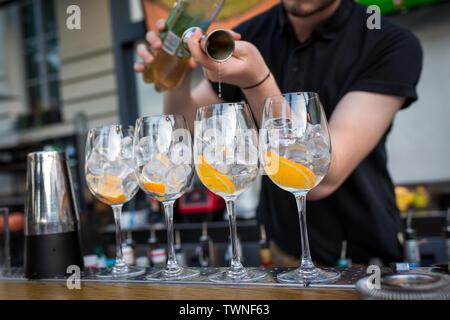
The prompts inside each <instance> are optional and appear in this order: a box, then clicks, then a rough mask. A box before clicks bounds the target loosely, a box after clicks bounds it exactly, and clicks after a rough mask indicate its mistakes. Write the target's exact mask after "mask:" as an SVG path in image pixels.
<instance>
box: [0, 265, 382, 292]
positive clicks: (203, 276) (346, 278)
mask: <svg viewBox="0 0 450 320" xmlns="http://www.w3.org/2000/svg"><path fill="white" fill-rule="evenodd" d="M192 269H197V270H199V271H200V275H199V276H198V277H195V278H193V279H188V280H172V281H150V280H146V278H145V277H146V275H145V274H144V275H141V276H138V277H135V278H131V279H130V278H127V279H123V278H116V279H99V278H96V277H95V273H96V272H97V271H100V270H102V269H92V268H89V269H86V270H85V271H84V273H83V275H82V278H81V281H82V282H89V283H130V284H147V285H148V284H159V285H161V284H170V285H207V286H238V287H286V288H304V286H303V285H301V284H291V283H280V282H277V280H276V276H277V274H279V273H281V272H284V271H288V270H293V269H294V268H278V267H272V268H256V269H261V270H265V271H266V272H267V273H268V274H267V276H266V277H265V278H263V279H260V280H258V281H255V282H235V283H216V282H211V281H209V280H208V276H209V275H211V274H214V273H217V272H220V271H224V270H226V269H227V268H192ZM252 269H255V268H252ZM322 269H324V270H337V271H339V272H340V273H341V276H340V277H339V279H337V280H336V281H335V282H333V283H325V284H320V283H318V284H310V285H309V286H308V287H309V288H337V289H354V288H355V287H356V283H357V282H358V280H359V279H361V278H363V277H365V276H367V275H368V274H367V272H366V269H364V268H322ZM155 270H159V268H147V274H148V273H149V272H152V271H155ZM381 271H382V272H390V271H391V269H390V268H381ZM66 279H67V278H53V279H41V280H28V279H26V278H25V277H24V271H23V268H9V269H4V270H3V271H0V281H41V282H49V281H51V282H62V281H66Z"/></svg>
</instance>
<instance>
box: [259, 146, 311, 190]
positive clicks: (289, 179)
mask: <svg viewBox="0 0 450 320" xmlns="http://www.w3.org/2000/svg"><path fill="white" fill-rule="evenodd" d="M264 169H265V170H266V173H267V175H268V176H269V178H270V179H272V181H273V182H275V183H276V184H278V185H280V186H282V187H285V188H293V189H305V190H307V189H311V188H312V187H314V185H315V184H316V175H315V174H314V173H313V172H312V171H311V170H310V169H308V168H307V167H305V166H304V165H302V164H300V163H297V162H294V161H291V160H288V159H286V158H283V157H281V156H279V155H278V154H276V153H272V152H267V154H266V167H265V168H264Z"/></svg>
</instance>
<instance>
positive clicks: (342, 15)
mask: <svg viewBox="0 0 450 320" xmlns="http://www.w3.org/2000/svg"><path fill="white" fill-rule="evenodd" d="M353 6H354V0H341V3H340V4H339V7H338V8H337V9H336V11H335V12H334V13H333V15H332V16H331V17H330V18H329V19H327V20H326V21H325V22H323V23H322V24H320V25H319V26H318V27H317V28H316V29H315V30H314V32H316V33H317V34H319V35H320V36H322V37H323V38H325V39H330V40H331V39H333V37H334V35H336V34H337V32H338V31H339V29H340V28H341V27H342V26H343V25H344V24H345V22H346V21H347V20H348V18H349V17H350V14H351V12H352V10H353ZM278 22H279V25H280V27H281V30H282V31H283V32H284V31H286V30H288V29H289V28H291V25H290V22H289V19H288V17H287V14H286V11H285V10H284V7H283V4H279V11H278Z"/></svg>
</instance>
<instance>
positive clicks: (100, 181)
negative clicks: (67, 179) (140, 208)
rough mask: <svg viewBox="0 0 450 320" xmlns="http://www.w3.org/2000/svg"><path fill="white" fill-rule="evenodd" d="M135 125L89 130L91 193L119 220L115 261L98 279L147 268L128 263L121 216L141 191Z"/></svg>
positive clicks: (89, 182) (86, 172)
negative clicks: (137, 177)
mask: <svg viewBox="0 0 450 320" xmlns="http://www.w3.org/2000/svg"><path fill="white" fill-rule="evenodd" d="M133 135H134V127H132V126H122V125H110V126H104V127H100V128H94V129H91V130H89V132H88V136H87V143H86V163H85V174H86V182H87V185H88V187H89V190H90V191H91V192H92V194H93V195H94V196H95V197H96V198H97V199H98V200H100V201H101V202H103V203H105V204H107V205H109V206H111V208H112V210H113V212H114V221H115V223H116V263H115V265H114V267H112V268H108V269H106V270H104V271H100V272H98V273H97V274H96V276H97V277H99V278H115V277H134V276H138V275H141V274H143V273H145V268H139V267H133V266H129V265H127V264H126V263H125V260H124V258H123V254H122V232H121V228H120V218H121V214H122V207H123V205H124V203H126V202H128V201H129V200H131V199H132V198H133V197H134V196H135V194H136V193H137V191H138V189H139V188H138V183H137V181H136V177H135V174H134V167H135V161H134V158H133Z"/></svg>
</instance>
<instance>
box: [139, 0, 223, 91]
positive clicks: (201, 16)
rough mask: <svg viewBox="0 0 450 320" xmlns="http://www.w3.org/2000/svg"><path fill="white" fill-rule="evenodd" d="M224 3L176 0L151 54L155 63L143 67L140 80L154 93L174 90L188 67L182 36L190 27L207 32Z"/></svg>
mask: <svg viewBox="0 0 450 320" xmlns="http://www.w3.org/2000/svg"><path fill="white" fill-rule="evenodd" d="M224 2H225V0H178V1H177V3H176V6H175V7H174V8H173V9H172V11H171V12H170V15H169V18H168V19H167V21H166V25H165V27H164V30H163V31H162V32H161V34H160V38H161V40H162V42H163V44H162V47H161V48H159V49H157V50H155V51H154V52H153V56H154V58H155V60H154V61H153V62H152V63H151V64H148V65H146V67H145V70H144V73H143V79H144V82H146V83H152V82H153V83H154V85H155V89H156V90H157V91H165V90H171V89H173V88H175V87H176V86H177V85H178V84H179V83H180V81H181V79H182V78H183V75H184V73H185V71H186V69H187V68H188V61H189V58H190V55H189V53H188V52H187V51H186V50H185V49H184V48H183V44H182V39H181V37H182V34H183V32H184V31H185V30H186V29H188V28H190V27H199V28H201V29H202V30H203V32H206V29H208V27H209V25H210V24H211V22H212V21H213V20H214V19H215V18H216V16H217V14H218V13H219V11H220V9H222V6H223V4H224Z"/></svg>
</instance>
